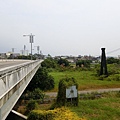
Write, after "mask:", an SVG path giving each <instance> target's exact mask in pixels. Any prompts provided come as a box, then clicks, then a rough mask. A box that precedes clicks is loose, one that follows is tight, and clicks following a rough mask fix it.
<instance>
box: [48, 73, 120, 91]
mask: <svg viewBox="0 0 120 120" xmlns="http://www.w3.org/2000/svg"><path fill="white" fill-rule="evenodd" d="M49 74H50V75H52V76H53V77H54V79H55V88H54V89H53V90H52V91H57V90H58V84H59V80H60V79H61V78H64V77H66V76H68V77H74V78H75V79H76V80H77V82H78V84H79V87H78V90H88V89H101V88H118V87H120V81H108V80H99V78H98V77H97V76H95V72H94V71H64V72H59V71H53V72H50V73H49Z"/></svg>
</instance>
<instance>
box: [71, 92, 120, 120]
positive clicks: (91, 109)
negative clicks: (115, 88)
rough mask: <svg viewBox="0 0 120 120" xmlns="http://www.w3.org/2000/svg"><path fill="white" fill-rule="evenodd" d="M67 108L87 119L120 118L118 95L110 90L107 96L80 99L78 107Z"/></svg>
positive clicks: (119, 99)
mask: <svg viewBox="0 0 120 120" xmlns="http://www.w3.org/2000/svg"><path fill="white" fill-rule="evenodd" d="M110 94H111V93H110ZM119 95H120V93H119ZM69 109H70V110H71V111H72V112H75V113H76V114H77V115H78V116H79V117H84V118H86V119H87V120H120V96H114V92H112V94H111V96H109V97H103V98H100V99H95V100H80V101H79V106H78V107H69Z"/></svg>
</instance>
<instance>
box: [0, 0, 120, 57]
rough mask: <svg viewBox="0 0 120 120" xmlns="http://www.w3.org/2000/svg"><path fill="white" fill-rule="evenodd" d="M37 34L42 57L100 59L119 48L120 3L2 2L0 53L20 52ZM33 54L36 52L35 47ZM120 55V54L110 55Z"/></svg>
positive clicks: (111, 0)
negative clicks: (60, 56)
mask: <svg viewBox="0 0 120 120" xmlns="http://www.w3.org/2000/svg"><path fill="white" fill-rule="evenodd" d="M31 33H32V34H34V35H35V37H34V44H33V47H34V46H40V49H41V50H42V53H43V54H46V55H47V54H50V55H52V56H55V55H73V56H74V55H75V56H76V55H92V56H99V55H100V54H101V47H105V48H106V53H107V52H110V51H113V50H116V49H118V48H120V0H0V52H8V51H11V49H12V48H15V52H20V50H22V49H23V47H24V45H26V47H27V49H28V50H29V51H30V43H29V37H23V35H24V34H26V35H29V34H31ZM33 51H34V53H35V52H37V50H36V47H34V50H33ZM108 55H109V56H117V55H120V50H119V51H116V52H113V53H111V54H110V53H109V54H108Z"/></svg>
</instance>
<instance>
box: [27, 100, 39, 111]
mask: <svg viewBox="0 0 120 120" xmlns="http://www.w3.org/2000/svg"><path fill="white" fill-rule="evenodd" d="M37 108H38V103H37V102H36V101H35V100H30V101H29V102H28V104H27V105H26V109H27V111H28V112H30V111H32V110H34V109H37Z"/></svg>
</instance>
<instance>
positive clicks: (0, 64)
mask: <svg viewBox="0 0 120 120" xmlns="http://www.w3.org/2000/svg"><path fill="white" fill-rule="evenodd" d="M27 62H30V60H14V59H13V60H8V59H6V60H0V70H1V69H4V68H8V67H11V66H16V65H20V64H23V63H27Z"/></svg>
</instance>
